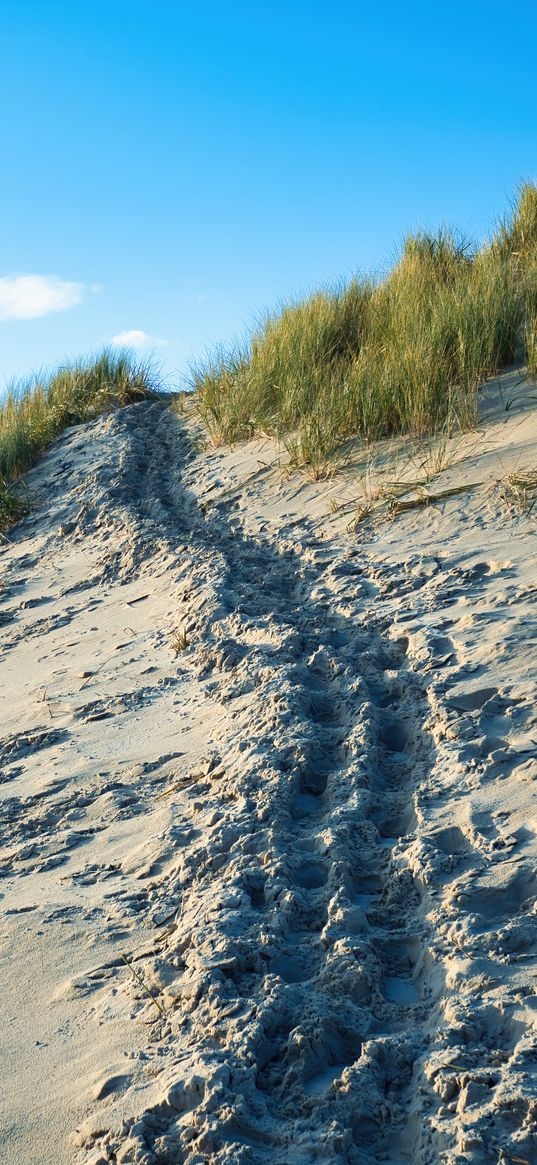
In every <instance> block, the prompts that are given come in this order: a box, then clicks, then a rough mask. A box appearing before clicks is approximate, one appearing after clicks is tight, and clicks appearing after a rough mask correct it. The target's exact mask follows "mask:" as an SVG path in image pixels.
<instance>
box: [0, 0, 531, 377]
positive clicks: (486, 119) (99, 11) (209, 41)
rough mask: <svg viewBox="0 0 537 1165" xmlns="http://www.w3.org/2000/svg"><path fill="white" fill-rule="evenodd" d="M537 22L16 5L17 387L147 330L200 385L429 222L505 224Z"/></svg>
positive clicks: (12, 305) (526, 112)
mask: <svg viewBox="0 0 537 1165" xmlns="http://www.w3.org/2000/svg"><path fill="white" fill-rule="evenodd" d="M536 34H537V6H536V5H535V4H534V0H527V2H526V0H512V2H511V3H510V4H509V5H507V4H506V3H505V0H502V2H498V0H466V2H464V3H462V2H460V0H454V2H452V3H450V4H444V5H440V6H438V5H437V6H434V5H433V4H431V3H430V0H429V2H428V3H412V0H409V2H408V3H392V2H389V0H388V2H385V3H382V2H381V0H378V2H377V3H376V4H371V3H368V4H361V3H359V2H356V3H350V2H344V0H332V2H331V3H326V2H325V3H318V2H316V0H310V3H302V2H300V0H299V2H297V3H287V4H284V3H283V2H281V0H274V2H273V3H270V4H268V3H266V2H265V3H263V2H261V0H260V2H258V3H257V4H256V3H234V2H233V0H229V2H228V3H227V4H222V3H221V2H220V3H205V2H204V0H198V3H190V2H189V0H186V2H184V3H183V2H181V0H106V2H104V0H92V2H91V3H87V4H76V3H73V0H69V2H64V0H41V2H38V0H21V3H18V4H17V3H15V0H6V2H5V3H4V4H3V5H2V6H1V19H0V94H1V119H0V135H1V149H2V159H3V177H2V182H1V183H0V202H1V221H2V225H3V231H2V249H1V261H0V382H5V381H6V380H9V379H11V378H12V377H13V376H22V375H24V374H25V373H29V372H31V371H32V370H35V369H37V368H40V367H43V366H45V367H46V366H52V365H54V364H56V363H57V362H59V361H61V360H62V359H64V357H66V356H76V355H77V354H81V353H86V352H88V351H91V350H94V349H97V348H99V347H100V346H101V345H102V344H103V343H106V342H108V341H111V340H112V339H113V338H114V337H117V336H121V335H122V334H124V333H127V334H128V333H135V334H134V336H133V337H132V339H133V341H134V342H135V343H137V342H140V343H142V344H144V343H145V345H146V349H145V350H148V347H149V348H150V347H154V349H155V352H156V355H157V358H158V359H159V360H161V361H162V363H163V367H164V370H165V372H166V373H167V375H169V377H170V379H171V382H172V383H177V382H178V381H179V379H180V376H181V375H182V374H184V371H185V369H186V368H187V366H188V363H189V361H190V360H191V359H192V357H197V356H200V355H202V353H203V351H204V350H205V348H207V347H211V345H213V344H214V343H215V342H218V341H224V342H226V341H229V340H231V339H232V338H233V337H234V336H236V335H240V334H241V333H243V332H244V329H245V328H246V327H248V325H249V324H250V323H251V322H252V320H253V319H255V318H256V317H257V316H259V314H260V313H261V312H262V311H263V310H264V309H265V308H266V307H275V306H276V305H277V304H278V302H280V301H281V300H282V299H285V298H288V297H293V296H295V295H297V294H299V293H301V292H303V291H305V290H308V289H309V288H311V287H312V286H315V285H317V284H319V283H322V282H325V281H328V280H332V279H335V278H337V277H338V276H341V275H346V274H350V273H351V272H353V271H354V270H356V269H365V270H377V271H378V270H381V269H384V268H385V267H386V266H387V265H389V263H390V262H391V260H392V258H393V256H394V253H395V250H396V248H397V245H398V243H399V242H400V240H401V238H402V237H403V235H404V233H405V232H406V231H407V230H409V229H413V228H415V227H417V226H427V227H434V226H437V225H439V224H441V223H455V224H458V225H459V226H461V227H462V228H463V229H464V230H466V231H467V232H469V233H470V234H472V235H474V236H478V237H480V236H482V235H483V234H484V233H486V232H487V231H488V230H490V228H491V226H492V224H493V222H494V218H495V216H496V215H497V214H498V213H499V212H500V211H502V210H504V209H505V207H506V204H507V201H508V198H509V196H510V195H511V194H512V192H513V190H514V188H515V187H516V184H517V182H518V181H519V180H520V179H522V178H529V179H533V180H535V179H536V178H537V130H536V127H537V86H536V85H535V67H534V62H535V59H536V49H537V43H536V42H537V36H536ZM23 277H24V278H23ZM53 277H54V278H53ZM53 309H54V310H53ZM136 333H138V335H136ZM139 333H142V335H140V334H139ZM143 337H150V338H151V339H150V340H149V339H146V340H144V339H143ZM142 350H143V349H142Z"/></svg>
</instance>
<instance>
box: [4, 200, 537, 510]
mask: <svg viewBox="0 0 537 1165" xmlns="http://www.w3.org/2000/svg"><path fill="white" fill-rule="evenodd" d="M519 356H523V357H524V358H525V359H526V361H527V364H528V369H529V372H530V373H531V374H532V375H535V374H536V373H537V186H534V185H529V184H526V185H524V186H522V187H521V190H520V193H519V197H518V200H517V202H516V204H515V206H514V207H513V211H512V214H511V216H510V218H509V219H506V220H505V221H503V222H501V223H500V225H499V227H498V229H497V231H496V233H495V235H494V237H493V238H492V239H491V240H490V241H489V242H487V243H486V244H485V245H484V246H482V247H481V248H475V247H472V245H471V244H469V243H468V242H467V241H465V240H464V239H462V238H461V237H459V236H458V235H457V234H456V233H455V232H452V231H445V230H443V231H440V232H439V233H438V234H436V235H430V234H425V233H418V234H415V235H411V236H409V237H408V238H407V239H406V241H405V243H404V246H403V249H402V254H401V256H400V259H399V261H398V262H397V263H396V264H395V266H394V268H393V270H392V271H391V272H390V274H389V275H388V277H387V278H386V279H384V280H383V281H377V282H375V281H373V280H371V279H366V278H356V279H353V280H352V281H351V282H349V283H348V284H341V285H339V286H337V287H335V288H332V289H328V290H324V291H317V292H315V294H313V295H311V296H310V297H309V298H308V299H305V300H303V301H301V302H298V303H294V304H290V305H288V306H286V307H284V308H283V309H282V310H281V311H280V312H279V313H278V314H274V315H269V316H267V318H266V319H265V321H264V322H263V323H262V325H261V326H260V327H258V328H257V329H256V330H255V331H254V332H253V334H252V335H251V337H250V338H249V340H248V342H247V343H245V344H244V345H243V346H242V347H238V348H234V349H231V350H229V351H226V350H223V349H219V350H218V351H217V352H216V354H215V355H214V356H213V357H211V358H210V359H209V360H208V361H206V362H205V363H204V364H200V365H199V366H197V367H196V368H195V369H194V371H193V377H192V384H193V387H194V389H195V390H196V392H197V399H198V407H199V411H200V413H201V415H202V417H203V419H204V421H205V423H206V425H207V427H208V429H209V430H210V432H211V434H212V436H213V439H214V440H216V441H224V442H226V441H227V442H229V441H236V440H240V439H242V438H245V437H248V436H251V435H252V434H253V433H255V432H256V431H259V430H263V431H268V432H271V433H274V434H276V435H277V436H278V437H280V438H281V439H282V440H283V441H284V442H285V444H286V445H287V447H288V448H289V449H290V451H291V454H292V460H293V461H294V463H295V464H300V465H310V466H316V465H319V464H322V463H323V461H325V460H326V459H327V458H330V456H331V455H332V454H333V453H334V451H335V450H336V449H337V448H338V445H340V444H341V442H342V441H344V440H345V439H346V438H347V437H352V436H360V437H362V438H364V440H367V441H374V440H375V439H378V438H380V437H383V436H387V435H389V434H394V433H411V434H424V433H435V432H438V431H442V430H453V429H455V428H468V427H470V426H471V425H473V424H474V423H475V420H476V415H477V395H478V388H479V385H480V384H482V382H483V381H484V380H485V379H486V378H487V377H488V376H491V375H492V374H493V373H495V372H497V371H498V370H499V369H501V368H502V367H505V366H506V365H507V364H509V363H510V362H511V361H512V360H514V359H515V358H518V357H519ZM157 390H158V385H157V381H156V378H155V375H154V373H153V372H152V370H151V367H150V365H149V364H148V363H147V362H144V361H137V360H136V359H135V358H134V357H133V356H132V355H131V354H129V353H128V352H119V353H117V352H116V353H114V352H110V351H104V352H103V353H102V354H101V355H100V356H98V357H96V358H93V359H90V360H86V361H80V362H78V363H75V364H71V365H68V366H65V367H62V368H60V369H59V370H58V371H56V372H55V373H54V374H53V375H50V376H48V377H37V378H36V379H34V380H33V381H31V382H29V383H27V384H25V385H23V386H22V387H21V386H19V387H16V388H13V389H11V390H10V391H9V392H8V394H7V396H6V398H5V399H4V401H3V403H2V404H1V405H0V530H2V529H6V527H7V526H8V525H9V524H10V523H12V522H13V521H15V520H16V518H17V517H18V516H19V515H20V514H21V513H23V512H24V509H25V507H26V500H25V496H24V492H23V490H21V488H20V485H17V482H18V481H19V479H20V478H21V475H23V474H24V473H25V471H26V470H28V469H29V468H30V467H31V466H32V465H33V464H34V463H35V462H36V461H37V459H38V458H39V457H40V456H41V455H42V454H43V452H44V451H45V449H46V448H47V446H48V445H49V444H50V442H51V441H52V440H53V439H54V437H56V436H57V435H58V434H59V433H60V432H61V431H62V429H64V428H65V427H66V426H67V425H72V424H76V423H77V422H81V421H84V420H87V419H89V418H90V417H94V416H96V415H97V414H99V413H101V412H107V411H108V410H110V409H113V408H116V407H118V406H122V405H125V404H129V403H131V402H132V401H135V400H137V399H139V398H140V397H143V396H147V395H149V394H152V393H154V392H155V391H157Z"/></svg>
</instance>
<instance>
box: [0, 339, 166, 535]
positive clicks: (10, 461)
mask: <svg viewBox="0 0 537 1165" xmlns="http://www.w3.org/2000/svg"><path fill="white" fill-rule="evenodd" d="M157 393H158V383H157V378H156V374H155V372H154V370H153V368H152V366H151V364H150V363H149V362H148V361H147V360H137V359H136V358H135V357H134V356H133V355H132V354H131V353H130V352H128V351H117V352H114V351H111V350H108V349H105V350H104V351H103V352H101V353H100V355H98V356H95V357H91V358H88V359H86V360H80V361H76V362H74V363H71V364H67V365H64V366H63V367H61V368H58V369H57V371H56V372H54V373H52V374H49V375H43V376H36V377H34V378H33V379H31V380H29V381H26V382H23V383H20V384H18V385H14V386H12V387H11V388H9V389H8V391H7V394H6V396H5V398H4V400H3V401H2V402H1V403H0V530H5V529H6V528H7V527H8V526H9V525H11V524H12V523H13V522H14V521H16V520H17V518H19V517H21V515H22V514H23V513H24V512H25V511H26V510H27V508H28V500H27V498H25V496H24V493H23V492H22V491H21V483H20V482H19V481H18V479H19V478H20V477H21V476H22V474H24V473H26V472H27V470H28V469H31V467H32V466H33V465H35V463H36V462H37V461H38V460H39V458H40V457H41V456H42V455H43V453H44V452H45V451H46V449H47V448H48V446H49V445H50V443H51V442H52V441H53V440H54V438H55V437H57V436H58V435H59V434H60V433H61V432H62V431H63V429H65V428H67V427H68V426H69V425H75V424H78V423H79V422H81V421H87V420H89V419H90V418H92V417H96V416H98V415H99V414H100V413H105V412H109V411H111V410H112V409H115V408H119V407H121V406H123V405H126V404H131V403H133V402H134V401H137V400H141V399H142V398H143V397H148V396H156V395H157Z"/></svg>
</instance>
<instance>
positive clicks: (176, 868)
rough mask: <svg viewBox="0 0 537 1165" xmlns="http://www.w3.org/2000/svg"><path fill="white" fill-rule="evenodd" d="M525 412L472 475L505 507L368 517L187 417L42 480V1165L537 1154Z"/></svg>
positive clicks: (27, 657) (492, 438) (6, 626)
mask: <svg viewBox="0 0 537 1165" xmlns="http://www.w3.org/2000/svg"><path fill="white" fill-rule="evenodd" d="M521 425H522V428H521ZM502 426H503V428H502ZM509 426H510V427H508V428H507V429H506V427H505V425H504V419H502V418H500V419H498V418H497V417H496V419H495V418H494V417H492V418H491V419H489V424H488V428H487V441H488V445H487V452H486V456H485V455H484V454H482V453H480V456H479V457H476V456H473V460H472V457H471V456H470V453H468V455H467V456H466V458H464V457H463V458H462V460H461V459H460V458H459V462H460V463H459V464H458V466H456V467H455V468H454V469H451V470H449V471H446V473H447V476H446V480H445V482H444V483H443V484H444V486H445V489H446V491H447V490H448V489H449V488H451V487H452V486H453V485H454V484H455V485H457V484H459V485H460V484H465V483H466V484H468V485H472V484H473V483H474V484H475V482H477V481H478V480H480V481H481V480H482V479H483V473H485V476H486V478H487V481H488V486H487V488H483V487H482V486H480V488H479V490H477V489H475V490H474V491H473V492H469V493H468V494H464V495H462V494H457V495H449V494H448V493H447V492H446V496H445V498H444V500H441V501H437V502H436V503H435V504H434V505H429V506H427V507H426V508H425V507H423V506H421V505H420V506H419V508H417V509H410V510H409V511H408V512H407V513H405V514H403V515H402V516H401V517H399V518H398V519H397V521H396V522H395V523H393V522H389V521H387V520H384V519H383V520H381V519H380V517H379V519H378V521H373V522H371V523H370V524H369V525H368V524H367V523H366V525H365V526H363V525H362V526H360V527H359V528H357V529H353V530H350V531H349V530H347V529H346V525H345V523H346V521H347V519H348V513H346V516H345V517H344V516H342V514H340V513H338V512H332V513H331V512H330V508H329V505H328V502H329V501H330V499H331V498H332V500H333V499H334V498H339V497H343V500H344V501H345V500H346V501H348V499H349V497H350V496H351V494H352V485H353V480H354V479H352V478H350V477H349V475H347V478H343V477H341V476H340V477H339V478H337V479H334V481H333V482H330V483H329V484H328V485H326V484H324V483H317V484H311V483H307V482H305V481H304V480H303V479H301V478H297V477H291V478H286V477H285V476H282V475H281V473H280V472H279V471H278V460H279V454H278V451H277V450H276V449H275V447H273V446H272V445H271V444H270V443H267V442H264V443H263V442H257V441H256V442H250V443H249V444H248V445H247V446H245V447H242V448H241V449H240V450H237V451H231V452H223V451H212V452H211V451H206V450H200V449H199V447H198V446H197V443H196V430H195V425H194V423H193V421H191V420H189V419H188V417H187V418H186V419H180V418H177V417H176V416H174V415H173V414H172V413H170V411H169V410H168V409H166V408H165V407H163V406H162V405H160V404H148V403H144V404H139V405H136V406H132V407H130V408H127V409H124V410H122V411H120V412H118V413H117V414H115V415H113V416H111V417H109V418H106V419H99V420H97V421H95V422H93V423H92V424H91V425H88V426H84V427H81V428H78V429H74V430H71V431H69V432H68V433H66V434H65V435H64V436H63V437H62V438H60V439H59V440H58V441H57V442H56V444H55V445H54V447H53V448H52V450H51V451H50V453H49V455H48V456H47V458H46V459H45V461H44V462H43V463H42V464H41V465H40V466H39V467H38V468H37V469H36V470H35V471H33V473H32V474H31V475H30V484H31V486H32V488H33V489H34V490H35V491H36V493H37V494H38V495H39V497H40V504H39V508H38V509H37V510H36V512H35V513H34V515H32V516H30V517H29V518H27V519H25V520H24V521H23V522H22V523H21V524H20V525H19V526H18V527H17V529H16V531H15V532H14V534H13V536H12V541H11V543H10V544H8V545H7V546H6V548H5V550H4V553H3V572H4V576H3V577H4V593H3V601H2V605H1V607H0V620H1V622H2V656H1V658H2V667H1V671H0V682H1V683H2V686H3V697H4V698H3V701H2V709H3V711H2V717H3V724H2V728H1V733H2V772H1V781H2V783H1V785H0V794H1V802H2V806H1V807H2V813H3V814H4V817H5V822H6V824H5V826H4V832H3V839H4V840H3V844H2V848H1V856H0V861H1V872H2V887H1V889H2V893H3V901H2V906H3V919H2V994H3V1000H4V1003H5V1006H6V1016H7V1022H6V1024H5V1026H4V1041H5V1047H4V1064H5V1077H6V1086H7V1120H6V1123H5V1128H4V1131H3V1134H2V1137H3V1143H2V1152H3V1154H4V1158H5V1160H6V1161H9V1162H12V1161H13V1162H14V1161H17V1162H19V1163H20V1165H26V1163H27V1165H30V1163H31V1165H45V1162H47V1163H49V1162H50V1160H51V1144H53V1145H54V1150H53V1152H54V1161H55V1163H57V1165H66V1163H67V1162H74V1161H78V1162H81V1163H84V1165H90V1163H91V1165H105V1163H116V1165H119V1163H123V1162H132V1163H134V1162H137V1163H139V1165H157V1163H160V1162H168V1163H170V1165H172V1163H178V1162H181V1163H184V1165H202V1163H206V1162H211V1163H214V1165H219V1163H224V1162H228V1163H231V1162H233V1163H234V1165H235V1163H237V1165H238V1163H239V1162H240V1163H245V1165H246V1163H247V1162H248V1163H252V1165H257V1163H262V1162H271V1163H274V1165H309V1163H310V1162H313V1161H320V1162H322V1161H325V1162H342V1163H347V1162H349V1163H351V1165H373V1163H377V1162H381V1161H384V1162H388V1163H389V1165H404V1163H413V1165H429V1163H430V1165H432V1163H433V1162H434V1163H435V1165H437V1163H438V1165H439V1163H440V1162H442V1163H445V1165H448V1163H449V1165H462V1163H463V1162H465V1163H467V1162H471V1163H472V1165H478V1163H479V1165H481V1163H483V1165H485V1163H486V1162H487V1163H488V1162H494V1163H495V1165H496V1163H497V1162H500V1161H504V1162H506V1163H507V1162H511V1161H519V1162H521V1161H523V1162H528V1165H533V1163H534V1162H535V1161H537V1111H536V1100H535V1097H536V1095H537V1092H536V1086H537V1069H536V1063H537V1058H536V1052H537V1035H536V1016H537V995H536V991H535V969H536V962H535V960H536V950H537V912H536V907H535V891H536V887H537V869H536V863H535V857H536V853H537V842H536V838H537V801H536V793H535V779H536V777H537V762H536V761H535V759H534V758H535V751H536V747H537V735H536V734H537V723H536V722H537V716H536V713H535V699H534V696H535V675H534V662H533V661H534V640H535V630H534V626H535V607H534V594H535V591H534V584H535V578H534V560H535V545H536V530H537V525H536V522H535V518H534V516H533V514H532V513H526V514H523V515H521V516H518V515H515V514H513V513H510V512H509V511H507V510H506V508H505V504H504V499H503V495H502V494H501V491H499V490H498V489H495V488H494V483H495V480H497V477H498V473H497V454H496V453H495V451H496V450H497V449H501V450H502V456H504V457H505V456H506V455H507V454H506V452H505V451H506V450H507V449H510V450H511V452H512V458H514V460H515V462H516V458H517V457H518V458H520V450H521V448H524V452H525V455H526V458H530V459H531V457H532V456H533V455H534V454H535V451H536V448H537V444H536V439H535V434H536V433H537V424H536V420H535V415H534V414H533V413H527V414H524V417H523V419H522V421H521V417H520V415H519V414H518V415H516V416H514V417H513V416H511V417H510V418H509ZM531 426H533V428H532V427H531ZM196 450H197V451H196ZM495 456H496V460H494V458H495ZM487 458H488V460H487ZM535 464H537V455H536V456H535ZM331 509H332V511H336V510H337V507H336V506H335V505H332V507H331ZM174 644H175V647H176V648H180V650H179V653H178V654H176V653H175V650H174Z"/></svg>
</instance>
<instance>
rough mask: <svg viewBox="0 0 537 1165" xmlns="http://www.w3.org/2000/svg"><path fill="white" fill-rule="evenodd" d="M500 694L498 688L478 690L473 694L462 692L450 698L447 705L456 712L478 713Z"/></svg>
mask: <svg viewBox="0 0 537 1165" xmlns="http://www.w3.org/2000/svg"><path fill="white" fill-rule="evenodd" d="M497 693H498V689H497V688H477V689H476V690H475V691H473V692H460V693H458V694H455V695H453V696H448V698H447V700H446V703H447V704H448V706H449V707H450V708H454V709H455V711H456V712H477V711H478V709H479V708H482V707H483V704H486V703H487V701H488V700H491V699H492V697H493V696H496V695H497Z"/></svg>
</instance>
